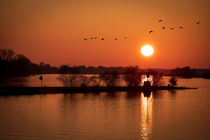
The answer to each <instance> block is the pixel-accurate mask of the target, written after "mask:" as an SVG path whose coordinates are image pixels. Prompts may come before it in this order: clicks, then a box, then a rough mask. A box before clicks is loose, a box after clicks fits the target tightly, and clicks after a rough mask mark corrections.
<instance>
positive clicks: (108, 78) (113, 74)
mask: <svg viewBox="0 0 210 140" xmlns="http://www.w3.org/2000/svg"><path fill="white" fill-rule="evenodd" d="M99 79H101V81H104V82H105V83H106V86H108V87H113V86H117V84H118V82H119V79H120V75H119V72H118V71H117V70H111V71H106V72H104V73H101V74H100V75H99Z"/></svg>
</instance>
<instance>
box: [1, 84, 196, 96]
mask: <svg viewBox="0 0 210 140" xmlns="http://www.w3.org/2000/svg"><path fill="white" fill-rule="evenodd" d="M186 89H197V88H188V87H171V86H152V87H150V88H146V87H142V86H138V87H127V86H117V87H0V91H1V93H0V95H1V96H5V95H24V94H25V95H32V94H49V93H88V92H93V93H98V92H117V91H139V92H141V91H142V92H145V91H146V92H148V91H149V92H150V91H155V90H186Z"/></svg>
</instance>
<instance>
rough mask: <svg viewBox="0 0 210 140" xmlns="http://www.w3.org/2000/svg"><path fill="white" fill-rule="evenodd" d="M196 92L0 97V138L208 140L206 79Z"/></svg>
mask: <svg viewBox="0 0 210 140" xmlns="http://www.w3.org/2000/svg"><path fill="white" fill-rule="evenodd" d="M179 84H180V85H183V86H190V87H198V88H199V89H197V90H179V91H159V92H155V93H151V95H150V97H146V96H145V95H144V94H143V93H127V92H115V93H105V92H102V93H99V94H94V93H89V94H83V93H78V94H47V95H33V96H25V95H24V96H7V97H0V140H54V139H59V140H150V139H152V140H180V139H182V140H204V139H206V140H207V139H210V110H209V108H210V80H204V79H179Z"/></svg>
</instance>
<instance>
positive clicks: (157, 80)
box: [146, 71, 164, 86]
mask: <svg viewBox="0 0 210 140" xmlns="http://www.w3.org/2000/svg"><path fill="white" fill-rule="evenodd" d="M146 75H147V77H149V76H150V75H151V76H152V84H153V85H154V86H160V85H163V84H164V82H163V74H162V73H161V74H160V73H159V72H157V71H148V72H147V73H146Z"/></svg>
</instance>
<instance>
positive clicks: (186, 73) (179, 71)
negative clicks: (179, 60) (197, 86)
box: [171, 67, 196, 78]
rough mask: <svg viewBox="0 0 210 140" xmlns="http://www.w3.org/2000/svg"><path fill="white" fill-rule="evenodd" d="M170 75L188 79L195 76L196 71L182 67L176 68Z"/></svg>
mask: <svg viewBox="0 0 210 140" xmlns="http://www.w3.org/2000/svg"><path fill="white" fill-rule="evenodd" d="M171 75H172V76H178V77H185V78H190V77H195V76H196V71H195V70H192V69H191V68H190V67H183V68H179V67H178V68H176V69H173V70H172V71H171Z"/></svg>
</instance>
